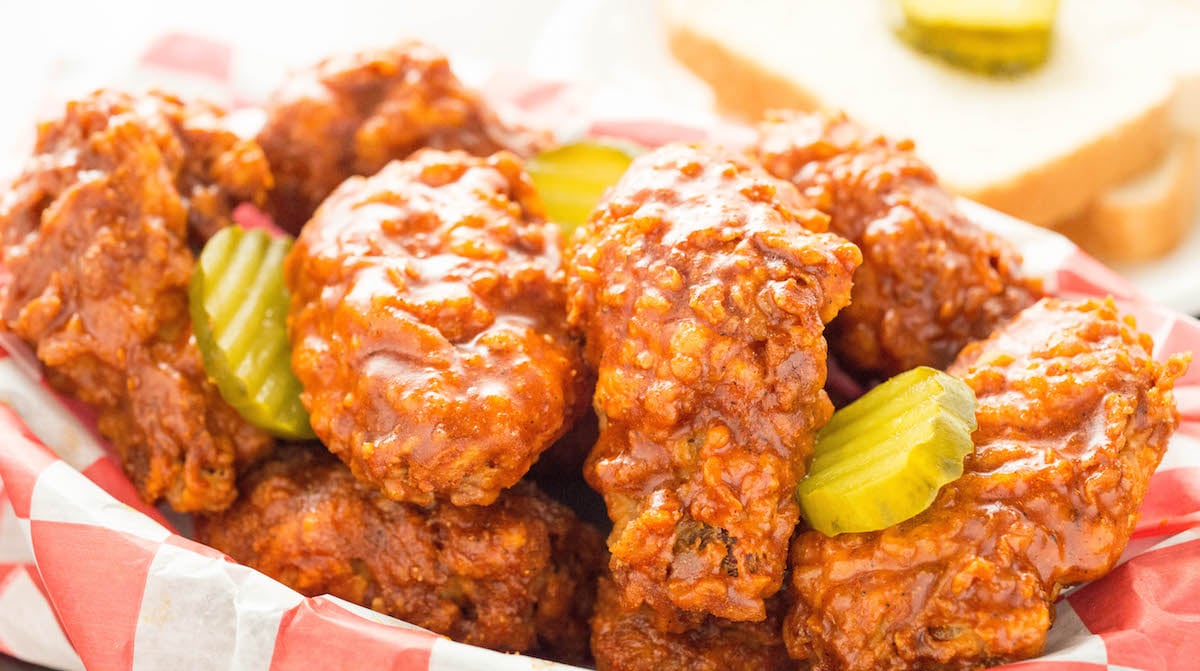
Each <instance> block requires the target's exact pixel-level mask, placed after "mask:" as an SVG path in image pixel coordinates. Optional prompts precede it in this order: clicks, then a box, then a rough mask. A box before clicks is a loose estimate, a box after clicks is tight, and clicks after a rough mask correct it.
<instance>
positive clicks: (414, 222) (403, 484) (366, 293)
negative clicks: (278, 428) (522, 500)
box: [285, 149, 587, 505]
mask: <svg viewBox="0 0 1200 671" xmlns="http://www.w3.org/2000/svg"><path fill="white" fill-rule="evenodd" d="M559 235H560V234H559V229H558V227H557V226H556V225H555V224H553V223H551V222H548V221H546V220H545V218H544V215H543V211H542V205H541V201H540V200H539V199H538V197H537V194H536V193H535V192H534V190H533V186H532V184H531V183H530V181H529V177H528V176H527V175H526V174H525V173H524V172H523V171H522V168H521V163H520V161H519V160H518V159H517V158H516V157H515V156H513V155H512V154H509V153H507V152H500V153H498V154H495V155H494V156H492V157H490V158H475V157H473V156H469V155H467V154H465V153H463V152H442V151H436V150H432V149H428V150H425V151H422V152H419V153H418V154H416V155H414V156H413V157H412V158H410V159H408V160H406V161H397V162H394V163H392V164H390V165H389V166H388V167H386V168H384V169H383V170H382V171H380V172H379V173H378V174H377V175H375V176H373V177H370V178H361V177H356V178H352V179H350V180H348V181H347V182H345V183H344V184H342V186H341V187H339V188H338V190H337V191H336V192H334V194H333V195H331V196H330V197H329V199H328V200H326V201H325V203H324V204H323V205H322V206H321V209H320V210H318V212H317V214H316V215H315V216H314V217H313V219H312V221H311V222H310V223H309V224H308V226H306V227H305V228H304V231H303V232H302V233H301V235H300V238H299V239H298V240H297V241H296V244H295V246H294V247H293V248H292V251H291V253H290V254H289V256H288V258H287V262H286V269H285V271H286V280H287V284H288V288H289V289H290V290H291V292H292V304H291V312H290V315H289V333H290V337H291V341H292V346H293V351H292V368H293V369H294V370H295V372H296V376H297V377H298V378H299V379H300V382H301V383H302V384H303V386H304V391H303V393H302V395H301V399H302V400H303V402H304V405H305V407H307V408H308V411H309V413H310V414H311V421H312V427H313V431H315V432H316V434H317V436H318V437H319V438H320V439H321V441H322V442H323V443H325V445H326V446H328V447H329V449H330V450H331V451H332V452H333V453H334V454H337V455H338V456H339V457H341V459H342V460H343V461H345V462H346V463H347V464H348V465H349V466H350V468H351V470H352V471H354V474H355V476H357V477H358V478H360V479H363V480H366V481H367V482H370V483H372V484H374V485H376V486H377V487H379V488H381V489H382V491H383V493H384V494H386V495H388V496H389V497H391V498H394V499H397V500H401V501H410V502H413V503H420V504H429V503H432V502H433V501H434V500H442V501H449V502H452V503H454V504H456V505H486V504H489V503H491V502H492V501H494V500H496V497H497V496H499V494H500V491H501V490H503V489H504V488H506V487H511V486H512V485H513V484H515V483H516V482H517V481H518V480H520V479H521V478H522V477H523V476H524V475H525V473H526V471H528V470H529V467H530V466H531V465H532V464H533V462H534V461H535V460H536V459H537V458H538V455H539V454H541V453H542V451H544V450H545V449H546V448H547V447H549V446H550V445H551V444H552V443H553V442H554V441H555V440H556V439H557V438H558V437H559V436H561V435H562V434H563V433H565V432H566V430H567V429H568V428H570V426H571V425H572V424H573V423H574V421H575V419H576V418H577V417H578V416H579V415H580V413H581V412H582V410H583V408H584V406H585V404H586V402H587V399H586V397H585V393H586V388H585V384H586V381H587V380H586V374H585V370H584V363H583V359H582V355H581V353H580V349H579V345H578V343H577V342H576V341H575V340H574V339H572V338H571V337H570V336H569V335H568V333H567V325H566V307H565V303H566V293H565V292H566V277H565V274H564V271H563V268H562V260H561V251H560V247H561V242H560V239H559Z"/></svg>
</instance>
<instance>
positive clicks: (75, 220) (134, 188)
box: [0, 91, 272, 511]
mask: <svg viewBox="0 0 1200 671" xmlns="http://www.w3.org/2000/svg"><path fill="white" fill-rule="evenodd" d="M34 151H35V154H34V156H33V158H32V160H30V161H29V163H28V164H27V166H26V168H25V170H24V172H23V173H22V174H21V175H20V176H19V177H18V178H17V179H16V181H15V182H14V183H13V184H12V186H11V188H10V189H9V190H8V191H7V192H6V193H5V194H4V195H3V197H2V199H0V241H2V243H3V248H2V249H0V266H3V267H4V268H5V270H6V272H7V273H8V274H9V277H8V280H7V281H6V282H4V283H3V286H2V287H0V314H2V316H3V325H4V328H6V329H7V330H10V331H12V332H13V333H15V334H17V335H18V336H20V337H21V338H23V339H24V340H26V341H27V342H29V343H30V344H32V345H33V346H34V347H35V348H36V351H37V355H38V358H39V359H41V361H42V363H44V364H45V366H46V368H47V376H48V378H49V380H50V381H51V382H52V383H53V384H54V385H55V386H56V387H57V388H59V389H61V390H63V391H65V392H67V393H70V394H73V395H75V396H77V397H78V398H79V399H80V400H82V401H83V402H85V403H87V404H88V405H90V406H91V407H93V408H94V409H95V410H96V412H97V415H98V421H99V429H100V433H101V434H102V435H103V436H104V437H105V438H107V439H108V440H110V441H111V442H112V443H113V445H114V446H115V447H116V449H117V451H118V453H119V454H120V457H121V460H122V463H123V464H124V467H125V472H126V473H127V474H128V475H129V477H130V478H131V479H132V480H133V482H134V484H135V485H136V486H137V488H138V491H139V492H140V493H141V495H142V497H143V498H144V499H145V500H146V501H148V502H154V501H157V500H158V499H160V498H165V499H166V500H167V502H168V503H170V505H171V506H172V507H174V508H175V509H176V510H180V511H192V510H220V509H221V508H224V507H225V506H227V505H229V503H230V502H231V501H233V499H234V497H235V496H236V495H237V492H236V489H235V488H234V483H235V478H236V472H235V469H236V467H237V466H239V465H245V464H247V463H249V462H251V461H253V460H254V459H256V458H258V457H259V456H261V455H263V454H264V453H265V452H267V451H268V450H269V449H270V447H271V445H272V441H271V439H270V438H269V436H267V435H266V434H265V433H263V432H262V431H260V430H258V429H255V428H253V427H251V426H250V425H248V424H247V423H246V422H245V421H243V420H242V419H241V417H240V416H239V415H238V414H237V412H235V411H234V410H233V409H232V408H230V407H229V406H228V405H227V404H226V403H225V402H224V401H223V400H222V399H221V397H220V395H219V394H218V392H217V389H216V387H215V386H214V385H213V384H211V383H210V382H209V380H208V378H207V376H206V375H205V372H204V368H203V365H202V363H201V359H200V352H199V350H198V349H197V347H196V342H195V338H194V337H193V335H192V328H191V321H190V319H189V317H188V295H187V289H188V282H189V281H190V279H191V274H192V267H193V265H194V258H193V256H192V252H191V251H190V249H189V247H188V240H189V234H190V237H191V238H193V239H194V240H196V241H202V240H204V239H206V238H207V237H208V236H210V235H211V234H212V233H214V232H215V231H216V230H218V229H220V228H222V227H224V226H226V225H228V224H229V223H230V212H231V210H232V209H233V207H234V206H235V205H236V204H237V203H239V202H243V201H245V202H253V203H262V202H263V201H264V200H265V198H266V193H267V190H268V189H269V188H270V187H271V174H270V171H269V170H268V168H267V162H266V159H265V158H264V156H263V154H262V152H261V151H260V150H259V149H258V148H257V146H256V145H255V144H254V143H253V142H248V141H244V140H241V139H239V138H238V137H237V136H236V135H234V134H233V133H231V132H229V131H228V130H225V129H224V128H223V127H222V112H221V111H220V110H218V109H215V108H212V107H207V106H201V105H185V104H184V103H182V102H181V101H179V100H177V99H175V98H172V97H170V96H165V95H147V96H130V95H126V94H122V93H116V92H113V91H99V92H96V93H94V94H92V95H90V96H88V97H86V98H83V99H82V100H78V101H75V102H72V103H69V104H68V105H67V108H66V111H65V112H64V114H63V116H62V117H61V118H59V119H56V120H53V121H49V122H46V123H44V124H42V125H41V126H40V127H39V129H38V138H37V145H36V148H35V150H34Z"/></svg>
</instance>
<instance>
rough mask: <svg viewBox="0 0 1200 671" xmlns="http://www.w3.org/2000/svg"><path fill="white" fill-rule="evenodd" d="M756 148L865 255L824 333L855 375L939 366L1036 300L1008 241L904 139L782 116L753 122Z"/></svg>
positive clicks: (1034, 286) (834, 121)
mask: <svg viewBox="0 0 1200 671" xmlns="http://www.w3.org/2000/svg"><path fill="white" fill-rule="evenodd" d="M753 153H754V155H755V157H756V158H757V159H758V160H759V161H761V162H762V164H763V166H764V167H766V169H767V171H768V172H770V173H771V174H773V175H775V176H776V177H779V178H780V179H785V180H788V181H791V182H792V183H793V184H795V185H796V186H797V187H798V188H799V189H800V193H801V194H802V195H803V196H804V197H805V198H807V199H808V200H809V201H810V203H811V204H812V206H813V207H816V208H817V209H819V210H821V211H822V212H825V213H826V214H828V215H829V216H830V222H829V229H830V230H831V231H833V232H834V233H837V234H838V235H840V236H842V237H844V238H846V239H848V240H850V241H851V242H853V243H854V244H856V245H858V247H859V249H861V250H862V255H863V263H862V267H860V268H859V269H858V272H856V273H855V274H854V293H853V297H852V300H851V302H850V306H849V307H847V308H846V309H845V310H843V311H842V312H841V314H840V315H838V318H837V319H836V320H835V321H834V322H833V323H832V324H830V326H829V336H828V337H829V346H830V348H831V349H832V351H833V353H834V355H836V356H837V358H838V360H839V361H840V362H841V363H842V364H843V365H844V366H845V367H847V368H849V369H851V370H853V371H854V372H856V373H858V374H860V375H863V376H866V377H877V378H888V377H891V376H893V375H896V374H898V373H902V372H904V371H906V370H909V369H911V368H915V367H917V366H933V367H935V368H942V369H944V368H945V367H946V366H947V365H949V364H950V362H951V361H953V360H954V356H955V355H956V354H958V352H959V350H960V349H962V347H963V346H964V345H966V344H967V343H968V342H971V341H972V340H978V339H980V338H986V337H987V336H988V334H990V333H991V332H992V330H993V329H995V328H996V327H997V326H999V325H1000V324H1002V323H1004V322H1005V321H1006V320H1007V319H1009V318H1010V317H1012V316H1013V315H1014V314H1016V313H1017V312H1019V311H1020V310H1021V309H1023V308H1025V307H1026V306H1028V305H1030V304H1032V303H1033V302H1034V301H1035V300H1037V298H1038V297H1039V295H1040V285H1039V284H1038V283H1037V282H1035V281H1032V280H1030V279H1028V278H1025V277H1023V276H1022V275H1021V268H1020V265H1021V258H1020V256H1019V255H1018V253H1017V251H1016V250H1015V249H1014V248H1013V247H1012V245H1010V244H1009V243H1008V242H1007V241H1005V240H1002V239H1000V238H999V237H997V236H995V235H993V234H991V233H989V232H987V231H984V230H983V229H982V228H980V227H979V226H978V225H977V224H975V223H974V222H972V221H970V220H969V219H967V218H966V216H964V215H963V214H962V212H960V211H959V209H958V208H957V206H956V205H955V203H954V197H953V196H952V195H951V194H949V193H947V192H946V191H945V190H944V189H942V188H941V187H940V186H938V182H937V177H936V176H935V175H934V174H933V171H932V170H930V169H929V166H927V165H926V164H925V163H923V162H922V161H920V160H919V159H918V158H917V157H916V156H915V155H914V153H913V145H912V143H911V142H907V141H902V142H893V141H891V140H888V139H887V138H884V137H882V136H879V135H876V134H874V133H871V132H868V131H867V130H866V129H864V128H863V127H861V126H859V125H858V124H856V123H854V122H853V121H851V120H849V119H847V118H846V117H845V116H843V115H826V114H820V113H818V114H798V113H780V114H777V115H776V116H774V117H770V118H768V119H767V121H766V122H764V123H763V124H762V125H761V126H760V127H759V140H758V143H757V145H755V147H754V148H753Z"/></svg>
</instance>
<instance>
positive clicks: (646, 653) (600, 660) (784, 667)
mask: <svg viewBox="0 0 1200 671" xmlns="http://www.w3.org/2000/svg"><path fill="white" fill-rule="evenodd" d="M766 610H767V618H766V619H765V620H763V621H761V622H730V621H728V620H721V619H718V618H715V617H712V616H709V617H706V618H704V620H703V622H702V623H701V624H700V625H699V626H697V627H696V628H694V629H689V630H688V631H685V632H680V633H668V632H663V631H659V630H658V629H655V628H654V626H653V621H654V617H653V616H652V615H651V614H650V613H649V611H648V610H647V609H646V608H645V607H642V608H638V609H634V610H629V609H627V608H625V607H624V606H623V605H622V604H621V593H620V590H619V589H618V588H617V586H616V585H615V584H613V581H612V579H611V578H609V577H607V576H602V577H601V578H600V584H599V587H598V588H597V594H596V614H595V615H593V616H592V655H593V656H594V657H595V658H596V668H597V669H598V670H599V671H731V670H734V669H753V670H754V671H789V670H794V669H796V668H797V664H796V662H794V661H792V660H791V659H790V658H789V657H788V655H787V648H786V647H784V645H783V636H782V634H781V633H780V629H781V628H782V624H783V614H784V608H783V601H782V599H781V598H780V597H774V598H771V599H769V600H768V601H767V609H766Z"/></svg>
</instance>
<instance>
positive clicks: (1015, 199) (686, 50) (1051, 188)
mask: <svg viewBox="0 0 1200 671" xmlns="http://www.w3.org/2000/svg"><path fill="white" fill-rule="evenodd" d="M662 18H663V23H664V25H665V26H666V28H667V31H668V45H669V46H670V49H671V52H672V53H673V54H674V55H675V57H676V58H677V59H678V60H679V61H680V62H681V63H683V64H684V65H685V66H687V67H688V68H689V69H690V70H692V72H693V73H694V74H696V75H697V76H698V77H700V78H701V79H703V80H704V81H706V82H707V83H708V84H709V86H711V87H712V89H713V94H714V98H715V100H716V104H717V108H718V109H719V110H720V111H721V112H722V113H725V114H729V115H731V116H736V117H740V118H742V119H747V120H751V121H758V120H759V119H761V118H762V116H763V113H764V112H766V111H768V110H771V109H799V110H805V111H813V110H818V109H823V108H824V106H823V105H822V102H821V99H820V97H819V96H818V95H817V94H815V93H814V92H812V91H809V90H807V89H805V88H804V87H803V86H801V85H800V84H798V83H796V82H794V81H792V80H790V79H789V78H788V77H786V76H784V75H782V74H780V73H778V72H775V71H773V70H771V69H770V68H768V67H765V66H763V65H762V64H761V63H758V62H756V61H755V60H754V59H753V58H751V57H749V56H747V55H746V54H743V53H740V52H738V51H737V50H735V49H732V48H730V47H729V46H728V45H725V44H722V43H721V42H720V41H719V40H717V39H714V38H713V36H711V35H707V34H704V33H702V32H699V31H696V30H693V29H692V28H690V27H689V26H687V25H685V24H683V23H680V22H679V20H678V17H676V16H673V15H671V13H669V12H663V17H662ZM1172 99H1173V96H1164V97H1163V98H1162V99H1161V100H1160V101H1158V102H1157V103H1155V104H1153V105H1151V106H1148V107H1147V108H1146V109H1144V110H1143V111H1142V113H1141V114H1139V115H1138V116H1136V117H1134V118H1132V119H1129V120H1128V121H1127V122H1126V123H1124V124H1123V125H1121V126H1120V127H1118V128H1115V129H1113V130H1112V132H1110V133H1108V134H1106V135H1102V136H1099V137H1096V138H1094V139H1093V141H1092V142H1089V143H1086V144H1082V145H1080V146H1078V147H1076V148H1075V150H1074V151H1072V152H1071V153H1068V154H1065V155H1063V156H1060V157H1058V158H1057V159H1056V160H1053V161H1050V162H1047V163H1044V164H1042V165H1041V166H1040V167H1038V168H1037V169H1034V170H1030V171H1028V172H1026V173H1024V174H1021V175H1019V176H1017V177H1015V178H1013V179H1010V180H1006V181H1002V182H996V183H994V184H991V185H988V186H986V187H982V188H979V187H967V186H964V185H959V184H955V183H954V182H953V179H952V178H951V177H952V176H947V175H941V177H942V181H943V183H944V184H946V185H947V186H948V187H949V188H950V189H952V190H953V191H955V192H956V193H958V194H960V195H963V196H966V197H967V198H970V199H972V200H974V201H977V202H979V203H982V204H984V205H987V206H988V207H991V208H993V209H997V210H1000V211H1002V212H1005V213H1007V214H1010V215H1012V216H1014V217H1017V218H1019V219H1024V220H1025V221H1028V222H1029V223H1032V224H1037V225H1038V226H1044V227H1051V228H1052V227H1053V225H1054V223H1055V222H1061V221H1062V220H1064V219H1065V218H1067V217H1070V216H1072V215H1075V214H1077V213H1079V212H1081V211H1083V210H1084V209H1085V208H1087V207H1088V204H1089V203H1091V202H1092V201H1093V200H1095V199H1096V197H1097V196H1099V195H1100V194H1102V193H1104V192H1105V191H1106V190H1108V189H1109V188H1112V187H1115V186H1117V185H1119V184H1120V183H1122V182H1124V181H1125V180H1127V179H1130V178H1132V177H1134V176H1135V175H1138V174H1140V173H1142V172H1144V171H1145V170H1147V169H1150V168H1151V167H1153V166H1154V165H1155V164H1156V163H1157V162H1158V161H1160V160H1162V158H1163V156H1165V155H1166V152H1167V149H1168V147H1169V145H1170V141H1171V122H1170V116H1171V101H1172ZM828 111H837V110H828ZM847 111H848V112H849V113H851V114H853V113H854V110H847ZM918 140H919V138H918ZM934 168H935V169H936V168H937V166H934Z"/></svg>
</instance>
